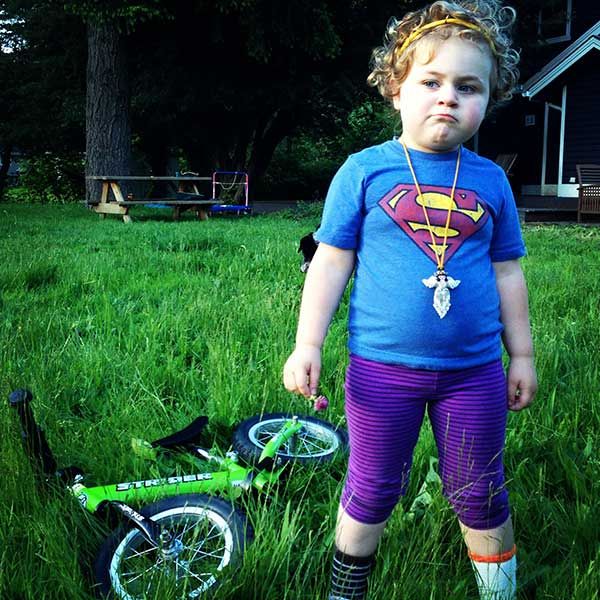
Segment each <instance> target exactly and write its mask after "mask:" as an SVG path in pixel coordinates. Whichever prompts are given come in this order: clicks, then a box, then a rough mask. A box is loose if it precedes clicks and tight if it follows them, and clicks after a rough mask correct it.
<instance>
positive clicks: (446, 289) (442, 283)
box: [421, 269, 460, 319]
mask: <svg viewBox="0 0 600 600" xmlns="http://www.w3.org/2000/svg"><path fill="white" fill-rule="evenodd" d="M421 281H422V282H423V284H424V285H426V286H427V287H428V288H433V308H435V312H436V313H437V314H438V315H439V317H440V319H443V318H444V317H445V316H446V314H447V313H448V311H449V310H450V290H453V289H454V288H455V287H458V285H459V284H460V280H459V279H452V277H450V276H449V275H448V274H447V273H446V271H444V270H443V269H438V270H437V271H436V272H435V273H434V274H433V275H432V276H431V277H429V278H428V279H422V280H421Z"/></svg>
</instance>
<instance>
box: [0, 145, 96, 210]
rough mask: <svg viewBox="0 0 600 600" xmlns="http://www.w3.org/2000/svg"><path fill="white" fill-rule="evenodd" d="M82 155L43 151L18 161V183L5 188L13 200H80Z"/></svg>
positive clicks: (39, 201) (44, 201) (82, 180)
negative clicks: (63, 154) (20, 161)
mask: <svg viewBox="0 0 600 600" xmlns="http://www.w3.org/2000/svg"><path fill="white" fill-rule="evenodd" d="M83 163H84V161H83V157H81V156H79V155H70V156H59V155H56V154H50V153H46V154H44V155H42V156H38V157H34V158H29V159H27V160H25V161H23V163H22V173H21V175H20V177H19V186H18V187H14V188H9V189H7V190H6V191H5V194H4V195H5V197H6V199H7V200H9V201H13V202H27V203H42V204H64V203H67V202H80V201H81V200H82V199H83V198H84V195H85V192H84V178H83V168H84V164H83Z"/></svg>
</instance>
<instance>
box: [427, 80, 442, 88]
mask: <svg viewBox="0 0 600 600" xmlns="http://www.w3.org/2000/svg"><path fill="white" fill-rule="evenodd" d="M423 85H424V86H425V87H427V88H436V87H438V82H437V81H435V80H433V79H428V80H427V81H424V82H423Z"/></svg>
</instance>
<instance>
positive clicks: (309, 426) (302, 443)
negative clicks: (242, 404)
mask: <svg viewBox="0 0 600 600" xmlns="http://www.w3.org/2000/svg"><path fill="white" fill-rule="evenodd" d="M291 417H292V415H290V414H286V413H273V414H265V415H257V416H255V417H251V418H250V419H246V420H245V421H242V422H241V423H240V424H239V425H238V426H237V428H236V430H235V431H234V432H233V448H234V450H235V451H236V452H237V453H238V454H239V455H240V457H241V458H243V459H244V460H245V461H246V462H248V463H250V464H255V463H256V462H257V461H258V458H259V457H260V454H261V452H262V451H263V448H264V447H265V445H266V444H267V442H268V441H269V440H270V439H271V438H272V437H273V436H274V435H275V434H277V433H278V432H279V431H280V429H281V428H282V426H283V425H284V423H285V422H286V421H287V420H288V419H290V418H291ZM298 420H299V421H300V423H301V424H302V429H301V430H300V432H299V433H298V434H296V435H295V436H294V437H292V438H291V439H290V440H288V441H287V442H286V443H285V444H284V445H283V446H282V447H281V448H280V450H279V452H278V453H277V458H278V459H280V461H282V462H289V461H298V462H300V463H315V462H317V463H318V462H328V461H330V460H331V459H332V458H333V457H334V456H335V455H336V454H337V453H338V452H342V453H345V452H346V450H347V447H348V434H347V433H346V432H345V431H344V430H343V429H339V428H337V427H335V426H334V425H332V424H331V423H328V422H327V421H323V420H322V419H317V418H316V417H306V416H302V417H298Z"/></svg>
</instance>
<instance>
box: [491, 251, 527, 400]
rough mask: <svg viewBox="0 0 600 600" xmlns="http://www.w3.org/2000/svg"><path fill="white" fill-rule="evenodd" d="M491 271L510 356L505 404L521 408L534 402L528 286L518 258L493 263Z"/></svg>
mask: <svg viewBox="0 0 600 600" xmlns="http://www.w3.org/2000/svg"><path fill="white" fill-rule="evenodd" d="M494 271H495V272H496V285H497V287H498V293H499V294H500V318H501V320H502V324H503V325H504V333H503V334H502V340H503V342H504V347H505V348H506V351H507V352H508V355H509V356H510V365H509V368H508V407H509V409H510V410H521V409H522V408H525V407H527V406H529V405H530V404H531V403H532V402H533V397H534V396H535V393H536V391H537V376H536V373H535V366H534V364H533V342H532V339H531V328H530V326H529V309H528V305H527V285H526V283H525V277H524V276H523V271H521V265H520V264H519V261H518V260H507V261H503V262H496V263H494Z"/></svg>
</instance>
